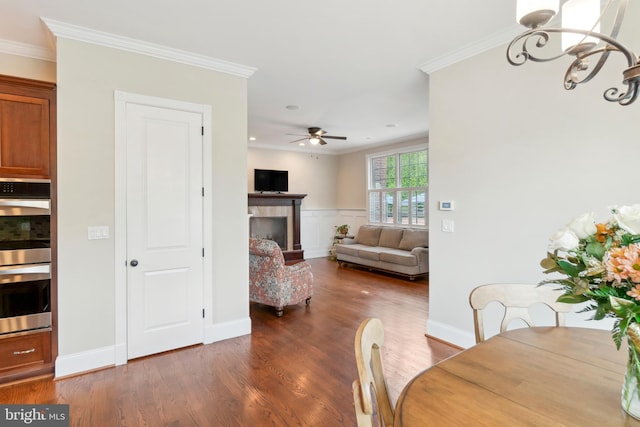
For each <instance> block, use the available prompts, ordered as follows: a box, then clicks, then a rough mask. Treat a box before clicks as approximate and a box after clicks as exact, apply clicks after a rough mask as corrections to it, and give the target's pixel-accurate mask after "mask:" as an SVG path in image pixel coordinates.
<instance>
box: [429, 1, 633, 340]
mask: <svg viewBox="0 0 640 427" xmlns="http://www.w3.org/2000/svg"><path fill="white" fill-rule="evenodd" d="M636 6H637V5H636ZM632 16H634V15H632ZM635 16H638V15H637V14H636V15H635ZM630 22H634V21H633V20H630ZM635 22H637V21H635ZM627 23H629V20H628V21H627ZM630 39H631V40H638V37H637V35H636V36H635V37H634V38H630ZM505 48H506V47H503V48H497V49H494V50H491V51H489V52H486V53H484V54H481V55H479V56H476V57H474V58H471V59H468V60H465V61H463V62H460V63H458V64H455V65H453V66H450V67H448V68H446V69H443V70H440V71H438V72H435V73H433V74H432V75H431V76H430V84H431V89H430V93H431V96H430V112H431V115H430V118H429V121H430V123H431V129H430V142H429V153H430V178H429V179H430V190H431V191H430V204H429V215H430V229H431V232H430V277H429V286H430V291H429V294H430V295H429V321H428V325H427V333H428V334H429V335H432V336H436V337H438V338H441V339H443V340H445V341H449V342H452V343H455V344H459V345H462V346H468V345H471V344H473V342H474V341H473V320H472V311H471V309H470V307H469V303H468V295H469V292H470V291H471V290H472V289H473V288H474V287H475V286H477V285H479V284H483V283H490V282H525V283H532V284H535V283H538V282H540V281H541V280H543V279H545V278H546V277H545V276H544V275H543V274H542V269H541V267H539V264H538V263H539V261H540V260H541V259H542V258H544V257H545V255H546V248H547V242H548V237H549V236H550V235H551V234H553V233H554V232H555V231H556V230H557V229H559V228H560V227H562V226H563V225H564V224H566V223H567V222H568V221H569V220H570V219H571V218H573V217H574V216H576V215H578V214H581V213H583V212H592V211H593V212H596V213H597V214H598V217H599V218H600V219H602V220H604V219H606V217H607V214H608V210H607V207H608V206H611V205H616V204H631V203H638V202H640V195H639V193H638V190H637V184H636V183H637V181H638V172H637V166H636V163H637V159H638V158H640V140H639V138H638V126H637V123H638V117H639V114H640V103H636V104H635V105H632V106H628V107H621V106H619V105H617V104H612V103H609V102H606V101H604V100H603V99H602V92H603V91H604V90H605V89H606V88H608V87H609V86H611V85H613V84H615V83H617V82H619V81H620V79H621V75H620V72H619V71H620V69H619V68H618V67H613V66H612V67H607V69H606V72H605V73H604V74H606V76H608V77H610V79H609V81H608V82H606V81H604V79H603V78H596V79H594V80H593V81H591V82H589V83H587V84H586V85H583V86H581V87H578V88H577V89H575V90H573V91H565V90H564V89H563V86H562V79H563V76H564V72H565V69H566V67H567V66H568V60H567V59H566V58H564V59H563V60H559V61H556V62H554V63H547V64H536V63H530V64H525V65H523V66H520V67H513V66H511V65H509V64H508V63H507V62H506V60H505ZM439 200H454V201H455V208H456V209H455V211H452V212H443V211H438V210H437V209H436V207H437V203H438V201H439ZM445 218H447V219H453V220H454V221H455V232H454V233H443V232H441V231H440V224H441V221H442V220H443V219H445ZM585 317H586V316H574V317H573V318H572V320H571V322H572V323H573V324H578V325H580V326H586V327H600V328H609V326H610V325H609V324H608V323H596V322H583V321H581V320H580V319H581V318H585Z"/></svg>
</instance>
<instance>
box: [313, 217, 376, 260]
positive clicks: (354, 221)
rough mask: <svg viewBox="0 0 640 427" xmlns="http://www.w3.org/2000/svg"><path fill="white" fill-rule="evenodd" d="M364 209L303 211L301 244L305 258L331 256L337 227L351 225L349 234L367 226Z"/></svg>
mask: <svg viewBox="0 0 640 427" xmlns="http://www.w3.org/2000/svg"><path fill="white" fill-rule="evenodd" d="M367 222H368V221H367V211H366V210H364V209H344V210H341V209H340V210H339V209H303V210H302V211H301V212H300V242H301V243H302V249H303V250H304V257H305V258H323V257H327V256H329V249H330V248H331V245H332V244H333V236H334V235H335V231H336V226H338V225H342V224H349V226H350V229H349V234H352V233H353V234H355V233H356V232H357V231H358V228H359V227H360V225H363V224H367Z"/></svg>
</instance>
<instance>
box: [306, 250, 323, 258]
mask: <svg viewBox="0 0 640 427" xmlns="http://www.w3.org/2000/svg"><path fill="white" fill-rule="evenodd" d="M328 256H329V249H319V250H310V251H308V250H306V249H305V251H304V258H305V259H311V258H326V257H328Z"/></svg>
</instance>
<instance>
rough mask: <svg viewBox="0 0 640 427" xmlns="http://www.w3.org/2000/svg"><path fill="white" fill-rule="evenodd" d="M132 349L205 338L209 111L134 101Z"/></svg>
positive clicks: (129, 128)
mask: <svg viewBox="0 0 640 427" xmlns="http://www.w3.org/2000/svg"><path fill="white" fill-rule="evenodd" d="M126 144H127V148H126V153H127V184H126V188H127V197H126V199H127V219H126V221H127V227H126V228H127V262H128V265H127V357H128V358H129V359H131V358H135V357H140V356H145V355H148V354H154V353H159V352H162V351H167V350H171V349H174V348H179V347H184V346H188V345H192V344H196V343H201V342H203V327H204V321H203V307H204V305H203V258H202V256H203V253H202V251H203V249H202V248H203V243H202V238H203V237H202V234H203V233H202V225H203V223H202V221H203V220H202V199H203V197H202V114H201V113H195V112H189V111H180V110H175V109H170V108H160V107H152V106H148V105H138V104H128V105H127V108H126Z"/></svg>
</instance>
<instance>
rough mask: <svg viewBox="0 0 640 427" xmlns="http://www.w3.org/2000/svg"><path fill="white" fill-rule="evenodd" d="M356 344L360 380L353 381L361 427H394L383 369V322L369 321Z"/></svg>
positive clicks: (362, 325)
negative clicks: (375, 426)
mask: <svg viewBox="0 0 640 427" xmlns="http://www.w3.org/2000/svg"><path fill="white" fill-rule="evenodd" d="M354 344H355V354H356V365H357V367H358V379H356V380H355V381H354V382H353V402H354V406H355V411H356V421H357V424H358V427H372V426H374V425H377V426H392V425H393V416H394V409H393V405H392V404H391V399H390V398H389V392H388V390H387V383H386V380H385V378H384V370H383V368H382V357H381V349H382V346H383V345H384V328H383V326H382V321H380V319H375V318H368V319H365V320H364V321H363V322H362V323H361V324H360V327H359V328H358V330H357V332H356V338H355V343H354Z"/></svg>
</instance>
